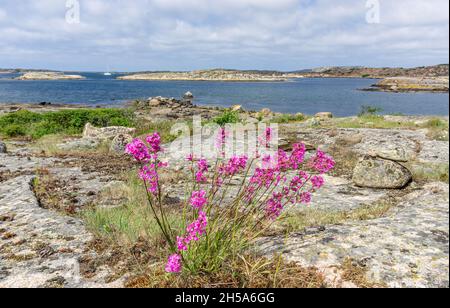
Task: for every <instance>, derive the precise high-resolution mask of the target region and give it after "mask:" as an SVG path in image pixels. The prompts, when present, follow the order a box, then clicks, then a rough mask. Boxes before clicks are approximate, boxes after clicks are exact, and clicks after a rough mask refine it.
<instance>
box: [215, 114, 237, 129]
mask: <svg viewBox="0 0 450 308" xmlns="http://www.w3.org/2000/svg"><path fill="white" fill-rule="evenodd" d="M212 121H213V122H214V123H216V124H218V125H220V126H224V125H225V124H236V123H239V122H240V118H239V112H238V111H231V110H225V111H224V112H223V113H222V114H221V115H220V116H218V117H216V118H214V119H213V120H212Z"/></svg>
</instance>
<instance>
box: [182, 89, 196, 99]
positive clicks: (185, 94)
mask: <svg viewBox="0 0 450 308" xmlns="http://www.w3.org/2000/svg"><path fill="white" fill-rule="evenodd" d="M183 99H186V100H193V99H194V94H192V93H191V92H189V91H188V92H186V93H184V95H183Z"/></svg>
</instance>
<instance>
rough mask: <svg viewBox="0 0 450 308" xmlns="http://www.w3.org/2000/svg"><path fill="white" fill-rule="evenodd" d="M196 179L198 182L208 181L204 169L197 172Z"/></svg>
mask: <svg viewBox="0 0 450 308" xmlns="http://www.w3.org/2000/svg"><path fill="white" fill-rule="evenodd" d="M195 181H196V182H197V183H206V182H207V181H208V178H207V177H206V176H205V175H204V174H203V172H202V171H198V172H197V173H196V174H195Z"/></svg>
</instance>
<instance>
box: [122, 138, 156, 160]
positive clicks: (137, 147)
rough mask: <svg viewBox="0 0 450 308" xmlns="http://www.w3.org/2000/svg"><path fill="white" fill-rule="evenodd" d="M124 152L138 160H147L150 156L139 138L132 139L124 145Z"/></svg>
mask: <svg viewBox="0 0 450 308" xmlns="http://www.w3.org/2000/svg"><path fill="white" fill-rule="evenodd" d="M125 153H127V154H130V155H131V156H133V157H134V159H136V160H137V161H139V162H144V163H145V162H148V161H149V160H150V158H151V156H150V152H149V151H148V148H147V145H146V144H145V143H144V142H143V141H142V140H140V139H134V140H133V141H132V142H131V143H130V144H127V146H126V147H125Z"/></svg>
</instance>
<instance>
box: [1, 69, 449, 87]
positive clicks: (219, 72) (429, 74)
mask: <svg viewBox="0 0 450 308" xmlns="http://www.w3.org/2000/svg"><path fill="white" fill-rule="evenodd" d="M2 73H3V74H5V73H20V74H22V75H21V76H20V77H17V78H16V79H17V80H81V79H85V77H83V76H80V75H74V74H65V73H63V72H57V71H50V70H26V69H0V74H2ZM298 78H368V79H381V80H380V81H379V82H378V83H377V84H374V85H373V86H372V87H370V88H368V89H362V90H366V91H385V92H440V93H442V92H447V93H448V87H449V79H448V78H449V65H448V64H441V65H434V66H422V67H415V68H391V67H386V68H370V67H363V66H339V67H322V68H315V69H305V70H298V71H291V72H281V71H269V70H235V69H222V68H219V69H210V70H195V71H189V72H184V71H179V72H176V71H144V72H134V73H121V76H119V77H117V78H116V79H118V80H129V81H133V80H144V81H145V80H148V81H218V82H286V81H289V80H292V79H298Z"/></svg>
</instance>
